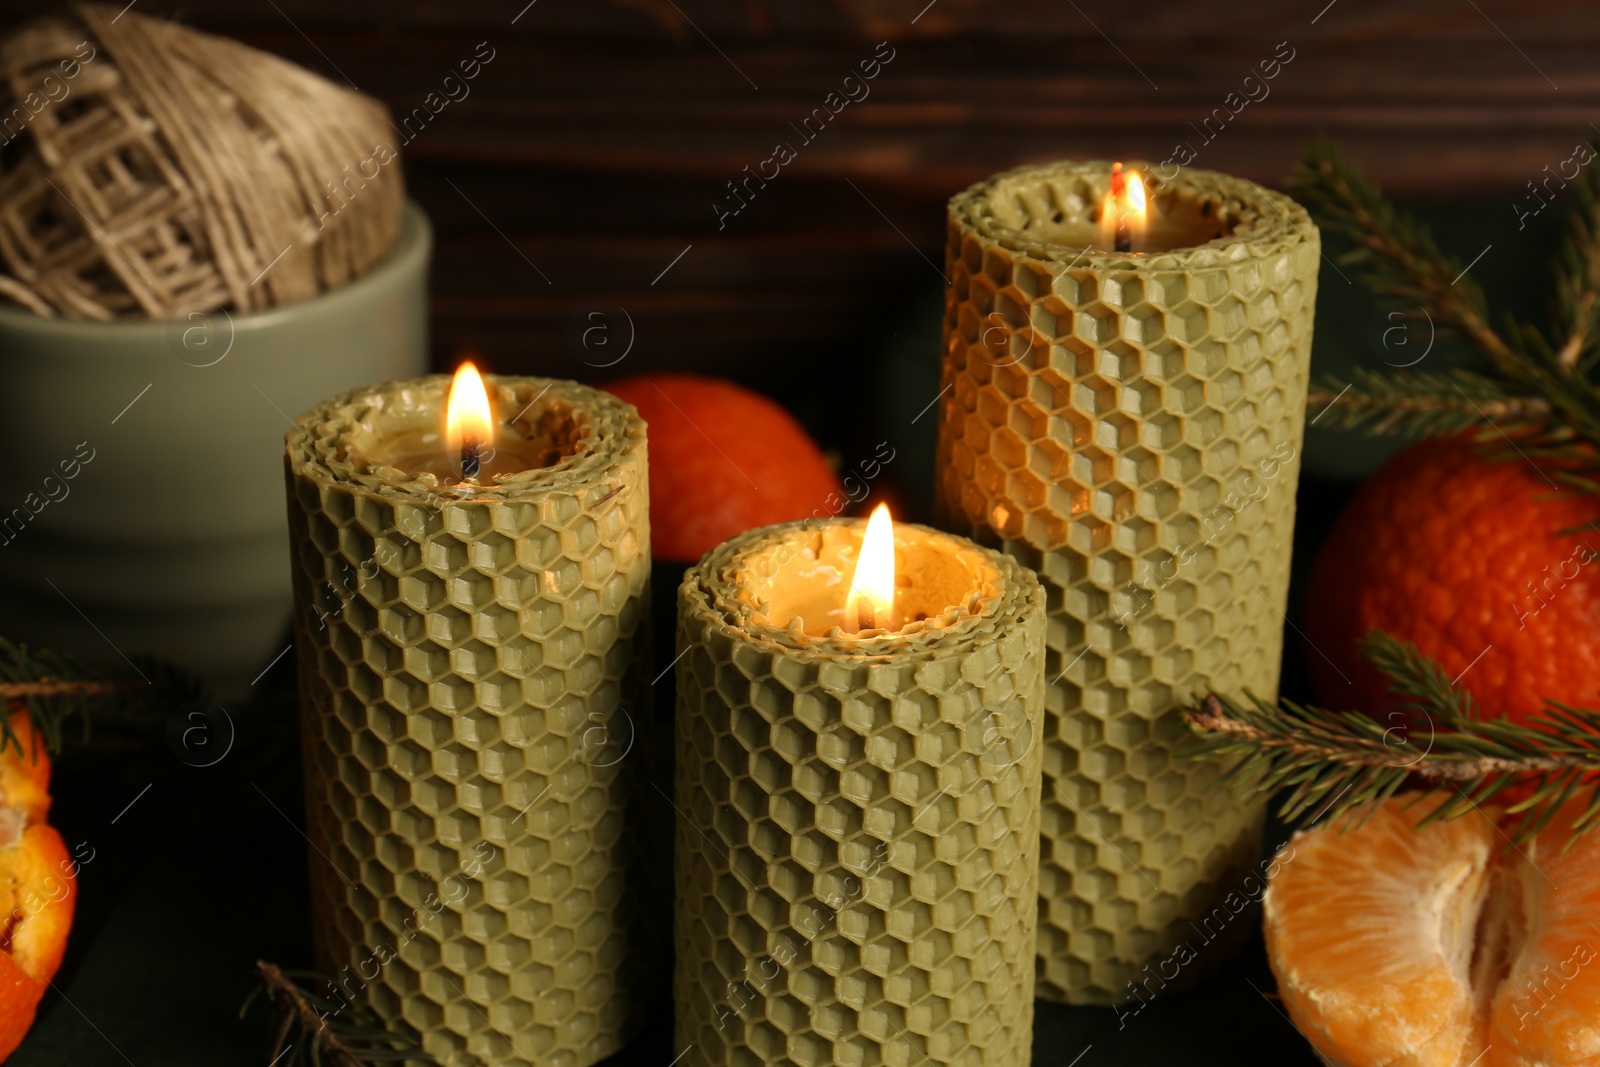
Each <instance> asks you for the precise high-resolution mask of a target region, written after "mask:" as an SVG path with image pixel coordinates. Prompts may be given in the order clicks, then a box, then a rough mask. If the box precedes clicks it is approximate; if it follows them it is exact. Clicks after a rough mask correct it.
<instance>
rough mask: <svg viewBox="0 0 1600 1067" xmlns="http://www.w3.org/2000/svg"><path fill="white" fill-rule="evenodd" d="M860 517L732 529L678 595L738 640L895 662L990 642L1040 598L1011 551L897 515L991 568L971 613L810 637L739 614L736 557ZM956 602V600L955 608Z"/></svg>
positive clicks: (904, 526) (900, 526)
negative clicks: (984, 590)
mask: <svg viewBox="0 0 1600 1067" xmlns="http://www.w3.org/2000/svg"><path fill="white" fill-rule="evenodd" d="M866 522H867V520H866V519H865V518H854V517H843V516H839V517H829V518H826V519H816V518H810V519H800V520H795V521H792V522H785V523H776V524H774V525H771V526H762V527H757V528H756V529H753V530H747V531H745V532H744V533H742V534H738V535H736V536H734V537H732V538H729V539H728V540H727V541H724V542H723V543H722V544H720V545H718V546H717V547H716V548H713V549H712V550H711V551H709V552H707V553H706V554H705V555H704V556H703V557H701V559H700V562H699V563H697V564H696V565H695V566H693V567H691V568H690V569H689V571H688V572H687V573H686V574H685V575H684V579H683V582H682V584H681V585H680V587H679V595H680V598H688V599H689V600H691V601H694V602H697V603H698V604H699V606H701V607H703V608H704V609H705V612H704V613H705V614H707V615H709V616H710V617H712V618H715V620H716V622H717V625H718V626H719V628H721V629H722V630H724V631H725V632H728V633H732V634H737V635H738V636H739V639H740V640H743V641H749V642H753V643H755V644H758V645H761V646H763V647H772V648H783V649H788V650H790V651H794V652H805V653H808V654H812V655H818V656H824V657H828V658H834V659H839V660H844V661H859V660H861V659H862V658H867V659H872V658H883V657H894V658H895V659H896V660H897V661H905V662H912V661H917V660H919V659H922V658H924V657H926V658H934V657H937V656H943V655H945V654H947V653H948V651H949V650H950V649H951V648H971V647H974V646H975V645H976V644H978V643H981V642H982V641H985V640H994V639H996V635H997V634H999V633H1001V632H1003V631H1004V630H1005V629H1006V628H1007V627H1008V626H1009V625H1011V621H1012V619H1013V618H1014V617H1015V616H1016V615H1018V614H1020V613H1022V612H1024V611H1026V610H1027V607H1028V605H1029V603H1031V601H1032V599H1033V598H1034V597H1035V596H1037V597H1039V598H1040V599H1041V601H1042V598H1043V596H1044V591H1043V587H1042V586H1041V585H1040V584H1039V580H1038V577H1037V576H1036V575H1035V574H1034V573H1033V571H1031V570H1029V569H1028V568H1027V567H1026V566H1024V565H1023V564H1022V563H1020V562H1019V561H1017V560H1016V559H1015V558H1014V557H1012V556H1010V555H1008V554H1006V553H1005V552H1001V551H999V550H997V549H993V548H988V547H986V546H984V545H980V544H978V543H977V542H975V541H972V540H971V539H969V538H966V537H962V536H961V535H960V534H955V533H951V532H950V531H948V530H939V529H936V528H934V527H930V526H925V525H922V524H919V523H903V522H899V521H897V522H896V523H895V526H896V528H897V530H904V531H914V532H916V533H917V534H920V535H925V536H933V537H938V538H946V539H950V540H952V541H954V542H956V543H958V544H959V545H960V546H961V547H962V549H963V550H965V551H971V552H973V553H975V554H976V555H977V556H978V557H979V558H981V559H982V561H983V562H984V563H985V564H987V565H988V566H990V567H992V568H993V570H994V578H993V581H992V586H993V588H992V591H990V592H988V593H987V594H985V595H983V596H982V597H981V603H982V608H981V610H980V611H978V612H975V613H973V612H967V611H964V610H957V611H955V612H952V613H948V614H953V615H954V616H955V617H954V618H953V619H949V620H945V621H944V625H938V624H937V623H939V622H940V621H941V620H939V619H929V620H926V621H924V622H914V623H909V624H907V625H905V626H903V627H902V628H901V629H899V630H885V631H881V632H877V633H873V634H871V635H867V636H863V635H855V634H845V633H842V632H840V631H839V630H838V629H837V628H835V629H834V630H832V631H830V632H829V633H827V634H821V635H812V634H807V633H804V632H797V631H795V630H792V629H790V628H788V627H787V626H786V625H783V624H781V623H777V622H772V621H757V620H754V619H750V618H747V617H745V616H746V614H747V613H746V612H745V611H744V610H743V605H738V604H735V603H734V602H733V601H734V598H735V596H736V594H737V590H738V587H739V584H740V583H739V581H738V580H737V579H736V578H735V577H734V576H733V574H732V573H731V572H732V571H733V570H734V569H735V568H736V567H738V566H739V565H740V563H741V561H742V560H744V559H745V558H747V557H748V555H749V554H750V553H751V552H752V551H753V550H756V549H758V548H760V547H762V545H763V543H770V542H772V541H775V540H781V539H783V538H784V537H787V536H791V535H795V534H806V533H809V532H812V531H815V530H818V529H820V528H821V527H822V526H824V525H851V526H860V527H861V528H862V529H863V530H864V529H865V526H866ZM960 607H961V606H959V605H958V606H957V608H958V609H959V608H960Z"/></svg>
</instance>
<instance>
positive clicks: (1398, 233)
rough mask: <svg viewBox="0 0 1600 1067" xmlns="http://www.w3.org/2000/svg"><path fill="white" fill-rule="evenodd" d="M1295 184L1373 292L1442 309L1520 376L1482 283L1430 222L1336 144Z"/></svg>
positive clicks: (1321, 146) (1459, 331) (1461, 332)
mask: <svg viewBox="0 0 1600 1067" xmlns="http://www.w3.org/2000/svg"><path fill="white" fill-rule="evenodd" d="M1290 188H1291V191H1292V192H1293V193H1294V195H1295V197H1296V198H1297V199H1298V200H1300V201H1301V202H1302V203H1304V204H1305V205H1306V207H1307V209H1309V210H1310V211H1311V212H1312V214H1313V215H1314V216H1315V217H1316V220H1317V222H1318V224H1319V225H1320V226H1321V227H1322V228H1323V229H1325V230H1330V231H1332V232H1334V233H1336V234H1339V235H1340V236H1342V237H1344V238H1345V239H1346V240H1348V241H1349V242H1350V244H1351V245H1352V246H1353V251H1351V252H1350V253H1348V254H1347V255H1346V256H1345V257H1343V258H1344V260H1345V261H1346V262H1348V263H1352V264H1355V265H1357V266H1360V267H1361V268H1363V274H1364V276H1365V279H1366V281H1367V282H1368V284H1369V285H1370V286H1371V287H1372V289H1373V290H1374V291H1376V292H1378V293H1380V294H1382V295H1384V296H1386V297H1389V298H1391V299H1393V300H1395V301H1397V302H1399V303H1401V304H1415V305H1420V306H1422V307H1425V308H1431V309H1433V310H1435V311H1437V312H1438V313H1439V316H1440V320H1441V322H1442V323H1443V325H1445V326H1446V327H1447V328H1449V329H1450V330H1452V331H1453V332H1454V333H1456V335H1457V336H1459V337H1461V338H1462V339H1463V340H1465V341H1466V342H1467V343H1469V344H1470V345H1472V346H1473V347H1475V348H1477V349H1479V350H1480V351H1482V352H1483V353H1484V354H1485V355H1486V356H1488V357H1489V361H1490V363H1491V364H1492V365H1493V366H1494V367H1495V369H1496V370H1497V371H1498V372H1500V373H1501V374H1503V375H1505V376H1506V377H1507V378H1508V379H1510V380H1512V381H1520V380H1521V366H1520V364H1521V361H1520V360H1519V359H1518V358H1517V355H1516V353H1515V352H1513V351H1512V350H1511V348H1510V346H1509V345H1507V344H1506V342H1505V340H1504V338H1502V337H1501V336H1500V335H1499V334H1497V333H1495V331H1494V330H1493V329H1492V328H1491V327H1490V325H1489V312H1488V305H1487V303H1486V302H1485V300H1484V297H1483V291H1482V290H1481V289H1480V288H1479V287H1478V283H1477V282H1476V281H1474V280H1473V278H1472V277H1471V275H1469V274H1466V273H1465V271H1464V266H1463V264H1461V263H1460V262H1459V261H1457V260H1456V259H1454V258H1452V257H1450V256H1446V255H1445V254H1444V253H1442V252H1440V251H1439V246H1438V245H1436V244H1435V243H1434V240H1433V236H1432V235H1431V234H1430V233H1429V232H1428V230H1427V228H1426V227H1424V226H1422V225H1420V224H1419V223H1417V222H1416V221H1415V220H1414V219H1412V218H1411V217H1410V216H1409V215H1405V214H1403V213H1401V212H1399V211H1396V210H1395V208H1394V205H1392V204H1390V203H1389V202H1388V201H1387V200H1385V199H1384V198H1383V194H1382V193H1380V192H1379V191H1378V189H1377V187H1376V186H1373V185H1371V184H1369V183H1368V182H1367V180H1366V179H1365V178H1364V177H1363V176H1362V174H1361V171H1360V170H1359V169H1358V168H1356V167H1355V166H1354V165H1353V164H1352V163H1350V162H1349V161H1348V160H1347V159H1345V158H1344V154H1343V153H1342V152H1340V151H1339V148H1338V146H1337V145H1335V144H1334V143H1333V142H1332V141H1322V142H1319V143H1317V144H1314V145H1312V147H1311V148H1310V149H1308V150H1307V152H1306V158H1305V160H1304V161H1303V162H1302V163H1301V164H1300V166H1299V168H1298V170H1297V172H1296V176H1295V179H1294V181H1293V182H1292V183H1291V185H1290Z"/></svg>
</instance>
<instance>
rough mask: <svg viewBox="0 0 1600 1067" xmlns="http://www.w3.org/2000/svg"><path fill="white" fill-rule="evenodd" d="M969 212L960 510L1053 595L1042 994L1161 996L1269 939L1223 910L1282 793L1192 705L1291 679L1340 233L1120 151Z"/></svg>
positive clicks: (952, 315) (1251, 195)
mask: <svg viewBox="0 0 1600 1067" xmlns="http://www.w3.org/2000/svg"><path fill="white" fill-rule="evenodd" d="M1097 206H1098V215H1097V214H1096V207H1097ZM949 216H950V217H949V228H948V231H947V232H948V234H949V243H948V245H947V253H946V263H947V272H948V274H949V277H950V288H949V290H948V291H947V301H948V303H947V311H946V316H945V336H944V380H943V386H944V391H943V392H942V393H941V394H940V395H941V396H942V397H943V400H942V401H941V408H940V420H939V423H940V424H939V451H938V457H939V459H938V472H937V479H938V482H937V500H936V513H937V514H938V515H939V516H940V522H941V524H943V525H945V526H947V527H948V528H949V529H953V530H960V531H962V532H964V533H970V534H972V535H973V536H975V537H977V538H978V539H979V540H981V541H986V542H991V543H998V544H1003V545H1005V546H1006V550H1007V551H1008V552H1011V553H1013V554H1015V555H1017V556H1018V557H1019V558H1021V559H1023V560H1025V561H1026V562H1028V563H1029V564H1030V565H1032V566H1034V567H1035V568H1037V570H1038V572H1039V575H1040V578H1041V580H1042V581H1043V582H1044V583H1045V585H1046V587H1047V588H1048V589H1049V590H1050V597H1049V599H1050V604H1051V612H1050V627H1049V653H1048V659H1049V662H1048V664H1047V667H1046V673H1047V675H1048V677H1050V678H1051V679H1052V684H1051V686H1050V689H1049V692H1048V694H1047V697H1046V700H1047V707H1048V711H1047V718H1048V725H1047V728H1046V730H1045V736H1046V738H1048V740H1047V741H1046V743H1045V752H1044V781H1045V787H1044V802H1043V803H1044V811H1043V833H1044V837H1045V842H1046V844H1045V848H1044V851H1043V855H1044V859H1043V861H1042V862H1041V865H1040V890H1041V900H1040V912H1039V914H1040V927H1039V957H1040V961H1039V996H1040V997H1041V998H1043V999H1047V1000H1063V1001H1068V1002H1071V1003H1092V1004H1120V1003H1125V1002H1131V1001H1133V1000H1135V999H1141V1000H1142V999H1148V998H1149V997H1150V996H1151V995H1153V994H1155V993H1158V992H1160V991H1161V990H1162V989H1166V988H1179V987H1181V986H1184V985H1189V984H1192V983H1194V982H1195V981H1197V980H1198V979H1199V978H1201V977H1202V976H1203V975H1205V974H1206V973H1208V972H1209V971H1211V970H1214V969H1215V968H1216V967H1218V966H1219V965H1220V964H1221V963H1222V962H1224V961H1225V960H1226V959H1227V958H1228V954H1229V951H1230V949H1231V948H1232V947H1233V946H1235V945H1237V944H1239V943H1240V942H1241V940H1242V939H1243V938H1244V937H1245V936H1246V934H1247V932H1248V931H1249V930H1250V929H1251V928H1252V927H1251V923H1250V922H1248V921H1244V920H1235V921H1234V922H1231V923H1229V924H1226V925H1225V927H1224V928H1222V929H1214V926H1215V924H1212V923H1211V917H1212V916H1213V915H1215V914H1216V909H1217V908H1219V907H1223V906H1224V902H1225V901H1235V900H1236V898H1235V895H1234V894H1236V893H1238V894H1241V895H1240V896H1238V897H1237V899H1251V897H1250V893H1249V890H1248V886H1249V885H1250V884H1251V883H1250V882H1248V881H1247V878H1248V876H1249V875H1250V874H1251V873H1253V872H1254V873H1258V872H1255V867H1254V865H1255V863H1256V860H1257V857H1258V850H1259V846H1260V831H1261V822H1262V817H1263V807H1264V806H1263V804H1262V803H1261V802H1254V801H1252V802H1242V801H1240V800H1239V799H1238V798H1237V797H1236V796H1235V795H1233V794H1232V793H1230V791H1228V790H1225V789H1216V788H1213V785H1214V783H1215V781H1216V779H1217V778H1218V777H1219V776H1220V774H1221V773H1222V771H1223V769H1224V768H1223V767H1222V766H1221V765H1220V764H1218V763H1196V762H1194V761H1193V760H1191V759H1190V758H1189V757H1188V756H1186V755H1185V754H1183V752H1182V751H1181V750H1182V749H1183V748H1184V747H1185V746H1186V745H1187V744H1188V743H1189V734H1188V731H1187V729H1186V728H1185V727H1184V725H1183V722H1182V718H1181V715H1180V714H1179V712H1178V710H1177V705H1178V703H1179V702H1180V701H1181V700H1182V699H1183V698H1184V697H1185V696H1186V695H1188V694H1192V693H1196V692H1201V691H1204V690H1206V689H1217V690H1220V691H1222V692H1228V693H1238V694H1243V693H1245V692H1247V691H1248V692H1251V693H1253V694H1255V695H1256V696H1257V697H1260V698H1262V699H1264V700H1272V699H1274V698H1275V696H1276V694H1277V688H1278V670H1279V664H1280V663H1281V653H1282V649H1283V625H1284V622H1283V612H1284V610H1285V606H1286V605H1285V598H1286V595H1287V590H1288V582H1289V545H1290V541H1291V535H1292V531H1293V528H1294V499H1295V492H1294V486H1295V478H1296V472H1297V470H1298V466H1299V462H1298V461H1299V450H1300V443H1301V432H1302V428H1303V420H1304V414H1305V398H1306V379H1307V372H1308V369H1309V361H1310V351H1311V324H1312V312H1313V309H1314V306H1315V302H1316V287H1317V268H1318V266H1319V263H1320V259H1319V250H1320V246H1319V239H1318V235H1317V230H1316V227H1315V226H1313V225H1312V223H1311V220H1310V218H1309V217H1308V216H1307V214H1306V212H1305V210H1304V209H1303V208H1301V207H1300V206H1299V205H1298V204H1296V203H1295V202H1294V201H1292V200H1290V199H1289V198H1288V197H1286V196H1283V195H1281V194H1279V193H1273V192H1268V191H1267V190H1265V189H1262V188H1261V187H1260V186H1258V185H1256V184H1254V183H1253V182H1248V181H1244V180H1242V179H1239V178H1232V177H1228V176H1226V175H1222V174H1215V173H1212V172H1209V171H1199V170H1192V169H1182V170H1180V171H1177V172H1175V173H1174V175H1173V176H1172V177H1171V178H1166V177H1164V176H1163V175H1162V174H1161V172H1157V173H1155V174H1152V173H1150V172H1149V171H1148V170H1146V171H1144V172H1143V173H1142V174H1141V173H1140V171H1139V170H1138V169H1137V168H1133V167H1129V168H1126V169H1124V168H1123V167H1122V166H1121V165H1120V164H1114V165H1108V164H1106V163H1051V164H1044V165H1041V166H1032V167H1023V168H1019V169H1017V170H1014V171H1010V172H1008V173H1005V174H1000V175H997V176H995V177H993V178H990V179H988V180H987V181H984V182H981V183H979V184H977V185H975V186H973V187H972V188H970V189H968V190H966V191H965V192H963V193H961V194H960V195H958V196H956V197H954V198H953V199H952V200H951V202H950V212H949ZM1241 887H1243V888H1241ZM1235 910H1237V909H1235ZM1208 924H1211V925H1208ZM1202 929H1203V930H1206V931H1207V932H1206V933H1204V934H1201V935H1200V936H1199V937H1198V938H1197V936H1196V932H1197V931H1198V930H1202ZM1191 957H1193V958H1192V959H1191ZM1175 959H1176V960H1179V961H1180V962H1181V963H1182V964H1183V966H1181V967H1174V968H1169V967H1168V965H1169V964H1170V963H1171V961H1173V960H1175ZM1158 971H1159V972H1160V979H1159V981H1158V982H1157V983H1156V984H1155V985H1153V986H1152V985H1151V984H1150V977H1151V976H1152V975H1154V974H1156V972H1158Z"/></svg>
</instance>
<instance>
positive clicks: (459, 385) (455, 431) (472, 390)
mask: <svg viewBox="0 0 1600 1067" xmlns="http://www.w3.org/2000/svg"><path fill="white" fill-rule="evenodd" d="M444 433H445V439H446V440H447V441H448V442H449V443H450V451H452V452H455V453H457V454H459V455H460V456H461V478H462V480H463V481H475V480H476V479H477V477H478V468H479V465H480V462H481V460H482V450H483V447H484V445H486V444H487V445H489V446H490V448H493V446H494V415H493V414H492V413H491V412H490V410H489V392H488V390H486V389H485V388H484V387H483V377H482V375H480V374H479V373H478V368H477V367H475V366H473V365H472V361H471V360H470V359H469V360H467V361H466V362H465V363H463V364H461V366H460V368H459V369H457V371H456V376H455V378H454V380H452V381H451V382H450V399H449V401H448V402H447V403H446V404H445V430H444Z"/></svg>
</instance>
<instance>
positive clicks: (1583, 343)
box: [1556, 144, 1600, 372]
mask: <svg viewBox="0 0 1600 1067" xmlns="http://www.w3.org/2000/svg"><path fill="white" fill-rule="evenodd" d="M1587 147H1588V149H1589V150H1590V152H1591V153H1595V152H1600V144H1590V145H1588V146H1587ZM1592 158H1593V156H1591V159H1592ZM1575 195H1576V196H1577V200H1578V203H1577V207H1576V208H1575V209H1574V210H1573V212H1572V215H1571V218H1570V221H1569V224H1568V230H1567V236H1566V240H1565V242H1564V243H1563V245H1562V249H1561V254H1560V257H1559V259H1558V260H1557V266H1556V328H1557V336H1558V337H1564V338H1565V340H1564V341H1563V342H1562V345H1561V348H1560V350H1559V351H1558V352H1557V353H1556V360H1557V362H1559V363H1560V364H1561V366H1563V367H1566V368H1568V369H1572V370H1579V371H1581V372H1587V371H1588V370H1589V368H1590V366H1591V365H1592V363H1593V361H1594V358H1595V356H1596V355H1597V354H1600V346H1597V345H1596V343H1595V342H1596V333H1597V327H1600V240H1597V239H1596V238H1597V236H1600V172H1597V171H1596V169H1595V168H1594V167H1588V168H1587V169H1586V170H1585V171H1584V172H1583V174H1582V176H1581V177H1579V178H1578V180H1577V189H1576V194H1575Z"/></svg>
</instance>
